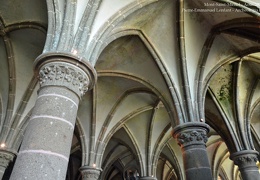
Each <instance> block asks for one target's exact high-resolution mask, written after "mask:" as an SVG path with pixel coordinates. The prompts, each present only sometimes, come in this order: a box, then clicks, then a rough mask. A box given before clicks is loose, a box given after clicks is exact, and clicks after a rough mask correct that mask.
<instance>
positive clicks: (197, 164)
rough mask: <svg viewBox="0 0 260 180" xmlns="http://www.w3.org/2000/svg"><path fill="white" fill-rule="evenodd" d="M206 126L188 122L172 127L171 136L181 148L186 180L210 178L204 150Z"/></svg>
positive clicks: (209, 169)
mask: <svg viewBox="0 0 260 180" xmlns="http://www.w3.org/2000/svg"><path fill="white" fill-rule="evenodd" d="M208 131H209V128H208V126H207V125H206V124H205V123H196V122H188V123H184V124H181V125H179V126H177V127H175V128H174V129H173V136H174V138H176V139H177V141H178V144H179V145H180V146H181V149H182V156H183V163H184V169H185V175H186V179H187V180H201V179H203V180H212V174H211V168H210V164H209V160H208V156H207V151H206V142H207V140H208V138H207V133H208Z"/></svg>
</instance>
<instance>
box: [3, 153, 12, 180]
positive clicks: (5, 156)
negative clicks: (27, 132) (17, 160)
mask: <svg viewBox="0 0 260 180" xmlns="http://www.w3.org/2000/svg"><path fill="white" fill-rule="evenodd" d="M14 157H15V154H14V153H11V152H9V151H5V150H0V179H2V178H3V175H4V173H5V170H6V168H7V167H8V165H9V163H10V162H12V161H13V159H14Z"/></svg>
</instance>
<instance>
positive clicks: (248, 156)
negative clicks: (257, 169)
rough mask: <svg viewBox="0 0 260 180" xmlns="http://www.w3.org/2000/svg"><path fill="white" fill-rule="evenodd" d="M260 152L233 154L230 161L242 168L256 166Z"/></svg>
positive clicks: (251, 151) (250, 151)
mask: <svg viewBox="0 0 260 180" xmlns="http://www.w3.org/2000/svg"><path fill="white" fill-rule="evenodd" d="M257 155H258V152H257V151H254V150H243V151H239V152H236V153H233V154H231V156H230V159H232V160H233V161H234V163H235V165H237V166H239V167H240V168H241V167H247V166H256V162H257V161H258V158H257Z"/></svg>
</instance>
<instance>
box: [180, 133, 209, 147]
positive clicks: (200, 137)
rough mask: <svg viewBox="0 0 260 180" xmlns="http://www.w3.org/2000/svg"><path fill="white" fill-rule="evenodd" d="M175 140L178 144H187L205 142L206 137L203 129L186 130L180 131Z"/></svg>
mask: <svg viewBox="0 0 260 180" xmlns="http://www.w3.org/2000/svg"><path fill="white" fill-rule="evenodd" d="M177 140H178V143H179V145H183V146H185V145H189V144H194V143H198V142H202V143H206V142H207V141H208V137H207V134H206V132H205V131H197V130H192V131H186V132H181V133H179V134H178V135H177Z"/></svg>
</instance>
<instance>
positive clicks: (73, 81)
mask: <svg viewBox="0 0 260 180" xmlns="http://www.w3.org/2000/svg"><path fill="white" fill-rule="evenodd" d="M39 81H40V85H41V86H42V87H43V86H46V85H58V86H65V87H67V88H69V89H71V90H73V91H74V92H75V93H77V94H78V95H79V96H83V95H84V94H85V93H86V92H87V91H88V88H89V84H90V79H89V78H88V76H87V74H86V73H85V72H84V71H83V70H81V69H80V68H78V67H77V66H75V65H72V64H69V63H64V62H52V63H48V64H45V65H44V66H42V67H41V69H40V71H39Z"/></svg>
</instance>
